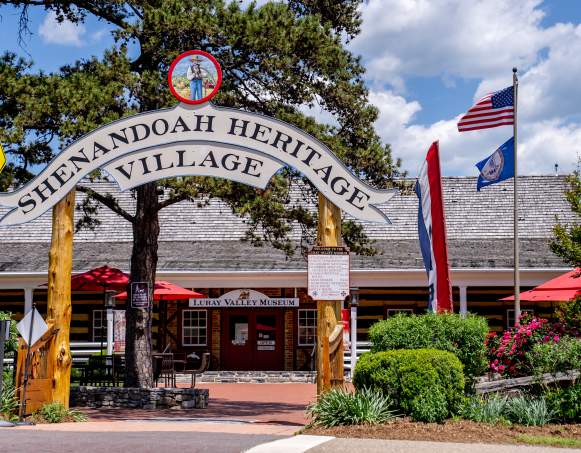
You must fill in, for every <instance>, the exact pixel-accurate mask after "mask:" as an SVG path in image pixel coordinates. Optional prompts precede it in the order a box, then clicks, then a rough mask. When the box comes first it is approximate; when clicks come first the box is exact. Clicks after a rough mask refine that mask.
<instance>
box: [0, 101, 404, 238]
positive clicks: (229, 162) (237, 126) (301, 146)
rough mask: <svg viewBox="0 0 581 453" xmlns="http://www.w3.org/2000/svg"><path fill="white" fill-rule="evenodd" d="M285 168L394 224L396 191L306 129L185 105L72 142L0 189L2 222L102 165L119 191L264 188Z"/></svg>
mask: <svg viewBox="0 0 581 453" xmlns="http://www.w3.org/2000/svg"><path fill="white" fill-rule="evenodd" d="M285 165H288V166H290V167H293V168H295V169H296V170H298V171H299V172H301V173H302V174H303V175H305V176H306V177H307V178H308V179H309V180H310V181H311V182H312V183H313V185H314V186H315V187H316V188H317V189H318V190H319V191H320V192H321V193H323V195H324V196H325V197H326V198H328V199H329V200H330V201H332V202H333V203H334V204H335V205H337V206H338V207H339V208H340V209H342V210H343V211H345V212H347V213H348V214H350V215H352V216H353V217H355V218H357V219H361V220H369V221H375V222H384V223H389V219H388V218H387V216H386V215H385V214H384V213H383V212H382V211H381V210H380V209H379V208H378V207H377V206H376V205H378V204H381V203H386V202H387V201H389V199H390V198H391V197H393V195H394V194H395V192H396V191H395V190H377V189H374V188H373V187H370V186H369V185H367V184H366V183H365V182H363V181H361V180H360V179H358V178H357V177H356V176H354V175H353V174H352V173H351V172H350V171H349V170H348V169H347V167H345V165H344V164H343V163H342V162H341V161H340V160H339V159H338V158H337V157H336V156H335V155H334V154H333V153H332V152H331V151H330V150H329V149H328V148H327V147H326V146H325V145H324V144H323V143H321V142H320V141H319V140H317V139H315V138H314V137H312V136H310V135H309V134H307V133H305V132H303V131H301V130H300V129H297V128H296V127H294V126H292V125H290V124H287V123H284V122H281V121H278V120H276V119H273V118H269V117H266V116H263V115H260V114H257V113H251V112H245V111H242V110H236V109H230V108H222V107H216V106H214V105H212V104H210V103H206V104H203V105H187V104H183V103H182V104H179V105H177V106H176V107H174V108H171V109H164V110H156V111H152V112H146V113H142V114H138V115H134V116H130V117H126V118H122V119H120V120H118V121H114V122H112V123H110V124H107V125H106V126H103V127H101V128H99V129H96V130H94V131H92V132H90V133H89V134H87V135H85V136H84V137H82V138H80V139H79V140H77V141H76V142H74V143H73V144H71V145H70V146H68V147H67V148H66V149H64V150H63V151H62V152H61V153H60V154H59V155H58V156H56V157H55V159H54V160H52V161H51V162H50V163H49V164H48V166H47V167H46V168H45V169H44V170H43V171H42V172H40V173H39V174H38V175H37V176H36V177H35V178H34V179H33V180H31V181H30V182H28V183H27V184H26V185H24V186H23V187H22V188H20V189H18V190H16V191H14V192H7V193H0V206H7V207H9V208H12V209H11V210H10V211H9V212H8V213H7V214H6V215H5V216H4V217H3V218H2V219H1V220H0V226H5V225H15V224H20V223H25V222H28V221H31V220H33V219H35V218H37V217H39V216H40V215H42V214H43V213H45V212H46V211H48V210H49V209H50V208H52V207H53V206H54V205H55V204H56V203H58V202H59V201H60V200H62V199H63V198H64V197H65V195H66V194H67V193H68V192H70V191H71V190H72V189H73V188H74V187H75V185H76V184H77V183H78V182H79V181H80V180H81V179H82V178H83V177H84V176H86V175H88V174H89V173H90V172H92V171H94V170H96V169H98V168H102V169H104V170H105V171H107V172H108V173H109V174H110V175H111V176H112V177H113V178H114V179H115V180H116V181H117V183H118V184H119V186H120V188H121V189H122V190H126V189H130V188H133V187H137V186H139V185H141V184H144V183H146V182H149V181H155V180H159V179H164V178H170V177H176V176H215V177H220V178H226V179H231V180H234V181H238V182H241V183H245V184H250V185H253V186H256V187H261V188H264V187H266V185H267V184H268V181H269V180H270V179H271V178H272V176H273V175H274V174H275V173H276V172H277V171H279V170H280V169H281V168H282V167H283V166H285Z"/></svg>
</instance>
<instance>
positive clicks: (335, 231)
mask: <svg viewBox="0 0 581 453" xmlns="http://www.w3.org/2000/svg"><path fill="white" fill-rule="evenodd" d="M341 244H342V240H341V210H340V209H339V208H338V207H337V206H335V205H334V204H333V203H331V202H330V201H329V200H327V198H325V196H324V195H323V194H321V193H319V224H318V230H317V245H319V246H323V247H338V246H340V245H341ZM341 304H342V301H340V300H337V301H335V300H333V301H327V300H324V301H322V300H319V301H317V394H318V395H320V394H321V393H323V392H326V391H328V390H330V389H331V388H332V387H341V386H342V385H343V381H344V374H343V341H342V339H343V335H339V337H338V338H336V335H333V332H334V331H335V328H336V327H337V325H342V324H341ZM330 337H332V338H331V341H330Z"/></svg>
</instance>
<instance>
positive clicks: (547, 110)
mask: <svg viewBox="0 0 581 453" xmlns="http://www.w3.org/2000/svg"><path fill="white" fill-rule="evenodd" d="M260 3H264V1H262V2H260ZM30 12H31V13H30V17H31V24H30V30H31V31H32V35H31V36H30V37H28V38H27V39H26V41H25V43H24V46H23V47H22V46H20V45H19V44H18V39H17V38H18V12H17V10H16V9H14V8H11V7H6V6H4V7H1V8H0V15H1V18H2V24H1V27H0V42H1V43H2V45H1V48H2V50H3V51H7V50H8V51H12V52H15V53H17V54H19V55H22V56H29V57H30V58H32V59H33V61H34V62H35V69H42V70H43V71H54V70H56V69H58V68H59V67H60V66H62V65H64V64H70V63H73V62H74V61H75V60H77V59H80V58H87V57H89V56H91V55H100V54H101V53H102V51H103V49H105V48H107V47H109V46H111V45H113V40H112V38H111V35H110V31H111V29H112V27H111V26H110V25H108V24H107V23H104V22H99V21H97V20H95V19H92V18H89V19H88V20H87V22H86V23H85V24H84V25H82V26H81V27H77V26H74V25H73V24H70V23H65V24H57V23H56V22H55V20H54V16H53V15H51V14H47V13H46V12H44V11H43V10H42V9H40V8H31V9H30ZM361 12H362V17H363V25H362V33H361V35H360V36H359V37H357V38H356V39H355V40H353V41H352V42H351V43H349V48H350V49H351V50H352V51H353V52H354V53H357V54H359V55H361V56H362V58H363V62H364V65H365V66H366V68H367V85H368V87H369V89H370V100H371V102H372V103H373V104H374V105H376V106H377V107H378V108H379V111H380V118H379V120H378V122H377V124H376V128H377V131H378V133H379V134H380V136H381V137H382V139H383V140H384V141H385V142H386V143H390V144H391V145H392V148H393V151H394V154H395V155H396V156H398V157H401V158H402V159H403V163H404V168H405V169H407V170H408V171H409V172H410V174H411V175H415V174H416V173H417V171H418V169H419V166H420V165H421V162H422V159H423V157H424V155H425V153H426V151H427V149H428V147H429V145H430V143H431V142H432V141H434V140H440V147H441V154H442V171H443V173H444V174H446V175H476V169H475V167H474V164H475V163H476V162H478V161H480V160H481V159H482V158H484V157H485V156H487V155H488V154H491V153H492V152H493V151H494V150H495V149H496V147H498V146H500V145H501V144H502V143H504V141H505V140H506V139H508V138H509V137H510V136H511V135H512V128H510V127H502V128H496V129H491V130H487V131H475V132H466V133H463V134H460V133H458V132H457V130H456V122H457V118H458V116H459V115H461V114H462V113H463V112H464V111H465V110H466V109H468V108H469V107H470V105H471V104H472V102H473V101H474V100H475V99H477V98H478V97H479V96H481V95H482V94H484V93H486V92H489V91H493V90H497V89H501V88H504V87H506V86H508V85H510V84H511V76H512V74H511V69H512V67H513V66H515V65H516V66H518V67H519V73H520V102H519V113H520V114H519V118H520V121H519V157H520V163H521V168H522V169H523V173H528V174H547V173H551V172H553V167H554V164H555V163H558V164H559V166H560V169H561V172H570V171H572V170H573V169H574V168H575V166H576V162H577V153H578V152H579V151H581V114H580V112H581V110H580V109H579V107H578V106H579V105H581V89H579V88H578V81H579V80H581V59H579V57H578V56H579V55H581V26H580V24H581V4H580V3H579V2H578V1H576V0H550V1H542V0H512V1H511V0H486V1H482V0H368V1H366V2H365V3H364V4H363V5H362V7H361ZM185 50H189V49H184V51H185ZM131 52H133V53H134V54H135V55H136V54H137V52H138V49H137V48H134V49H131ZM27 54H28V55H27ZM311 114H313V115H314V116H316V117H318V118H319V119H320V120H322V121H325V120H328V118H329V115H328V114H327V113H326V112H324V111H320V110H316V109H315V110H312V111H311Z"/></svg>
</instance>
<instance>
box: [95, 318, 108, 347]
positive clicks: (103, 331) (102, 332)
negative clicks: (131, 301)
mask: <svg viewBox="0 0 581 453" xmlns="http://www.w3.org/2000/svg"><path fill="white" fill-rule="evenodd" d="M106 340H107V312H106V311H105V310H93V341H106Z"/></svg>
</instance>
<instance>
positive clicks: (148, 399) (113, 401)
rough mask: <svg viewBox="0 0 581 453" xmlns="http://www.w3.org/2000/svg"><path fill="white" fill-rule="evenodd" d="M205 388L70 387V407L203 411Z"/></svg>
mask: <svg viewBox="0 0 581 453" xmlns="http://www.w3.org/2000/svg"><path fill="white" fill-rule="evenodd" d="M209 393H210V392H209V390H208V389H192V388H145V389H142V388H124V387H83V386H81V387H72V388H71V403H70V405H71V406H72V407H74V406H78V407H93V408H97V407H123V408H131V409H205V408H207V407H208V398H209Z"/></svg>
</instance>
